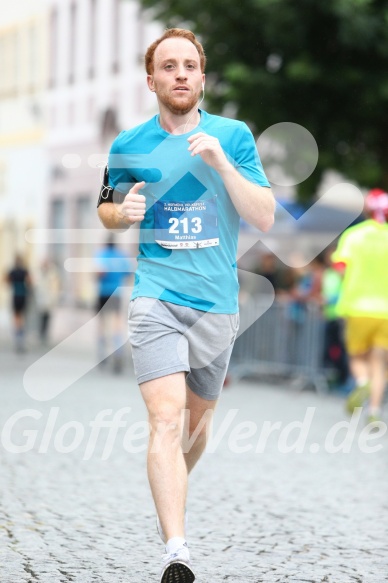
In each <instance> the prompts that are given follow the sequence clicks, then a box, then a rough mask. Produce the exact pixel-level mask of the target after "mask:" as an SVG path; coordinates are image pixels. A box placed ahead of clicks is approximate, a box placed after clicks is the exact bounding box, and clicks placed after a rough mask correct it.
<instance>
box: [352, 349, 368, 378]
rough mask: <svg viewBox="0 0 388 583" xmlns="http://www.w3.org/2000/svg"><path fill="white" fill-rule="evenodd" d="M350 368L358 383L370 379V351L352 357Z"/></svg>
mask: <svg viewBox="0 0 388 583" xmlns="http://www.w3.org/2000/svg"><path fill="white" fill-rule="evenodd" d="M350 370H351V373H352V375H353V377H354V379H355V381H356V383H357V384H358V385H361V384H364V383H365V382H367V381H368V380H369V375H370V370H369V353H366V354H357V355H354V356H351V357H350Z"/></svg>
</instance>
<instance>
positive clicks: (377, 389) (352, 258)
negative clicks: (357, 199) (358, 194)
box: [333, 189, 388, 422]
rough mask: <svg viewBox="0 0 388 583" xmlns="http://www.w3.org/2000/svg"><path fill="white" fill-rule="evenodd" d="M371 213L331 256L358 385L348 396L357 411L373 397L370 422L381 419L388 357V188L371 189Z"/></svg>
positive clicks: (368, 206) (345, 235)
mask: <svg viewBox="0 0 388 583" xmlns="http://www.w3.org/2000/svg"><path fill="white" fill-rule="evenodd" d="M365 210H366V213H367V216H368V219H367V220H365V221H363V222H362V223H359V224H358V225H355V226H353V227H350V228H349V229H347V230H346V231H345V232H344V233H343V234H342V236H341V237H340V239H339V242H338V247H337V250H336V251H335V253H334V254H333V261H334V262H335V263H336V266H337V268H338V269H340V270H342V271H343V273H344V280H343V284H342V288H341V294H340V298H339V302H338V305H337V312H338V314H339V315H340V316H343V317H344V318H346V327H345V342H346V347H347V350H348V354H349V356H350V368H351V371H352V374H353V376H354V379H355V382H356V388H355V389H354V391H352V393H351V394H350V395H349V397H348V399H347V403H346V406H347V410H348V412H349V413H353V411H354V409H355V408H356V407H361V406H362V405H363V404H364V402H365V401H366V400H367V399H369V400H370V401H369V411H368V422H375V421H378V420H380V419H381V407H382V402H383V396H384V391H385V385H386V372H387V359H388V269H387V265H388V225H387V220H388V194H387V193H385V192H383V191H382V190H378V189H376V190H372V191H371V192H370V193H369V194H368V195H367V197H366V199H365Z"/></svg>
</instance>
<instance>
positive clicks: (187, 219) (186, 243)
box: [154, 196, 220, 249]
mask: <svg viewBox="0 0 388 583" xmlns="http://www.w3.org/2000/svg"><path fill="white" fill-rule="evenodd" d="M154 209H155V210H154V212H155V240H156V242H157V243H159V245H160V246H161V247H164V248H165V249H201V248H203V247H215V246H217V245H219V244H220V239H219V234H218V216H217V197H216V196H214V197H213V198H209V199H207V200H196V201H191V202H190V201H186V202H176V201H174V202H173V201H165V200H158V201H156V202H155V204H154Z"/></svg>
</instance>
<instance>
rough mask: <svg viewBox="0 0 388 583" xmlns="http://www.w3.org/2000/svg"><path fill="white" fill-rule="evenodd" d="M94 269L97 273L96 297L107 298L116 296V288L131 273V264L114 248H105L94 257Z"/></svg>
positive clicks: (121, 284)
mask: <svg viewBox="0 0 388 583" xmlns="http://www.w3.org/2000/svg"><path fill="white" fill-rule="evenodd" d="M94 260H95V263H96V268H97V269H98V271H99V279H98V295H99V296H100V297H109V296H111V295H112V294H118V293H119V290H118V288H119V287H120V286H123V285H124V280H125V278H127V277H128V276H129V275H130V274H131V272H133V267H132V262H131V261H130V260H129V259H128V257H127V256H126V255H125V254H124V253H123V252H122V251H120V249H116V248H115V247H105V248H104V249H101V251H99V252H98V253H97V254H96V255H95V258H94Z"/></svg>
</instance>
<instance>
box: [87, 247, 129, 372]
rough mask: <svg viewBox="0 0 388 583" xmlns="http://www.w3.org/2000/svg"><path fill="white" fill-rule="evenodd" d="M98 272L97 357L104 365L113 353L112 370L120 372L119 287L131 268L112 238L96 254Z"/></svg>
mask: <svg viewBox="0 0 388 583" xmlns="http://www.w3.org/2000/svg"><path fill="white" fill-rule="evenodd" d="M95 261H96V266H97V271H98V300H97V310H98V313H99V326H98V359H99V362H100V365H102V366H104V365H105V364H106V362H107V359H108V356H109V355H111V354H113V353H114V359H113V370H114V372H116V373H120V372H121V371H122V367H123V345H124V344H125V340H124V335H125V327H124V319H123V318H122V317H121V299H122V298H121V289H120V288H121V287H122V286H124V285H125V280H126V279H127V278H128V277H129V276H130V274H131V272H132V271H133V267H132V264H131V262H130V260H129V259H128V257H127V256H126V255H125V254H124V253H123V252H122V251H120V249H117V247H116V244H115V242H114V239H113V237H109V239H108V241H107V243H106V246H105V247H104V248H103V249H101V250H100V251H99V252H98V253H97V254H96V256H95Z"/></svg>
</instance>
